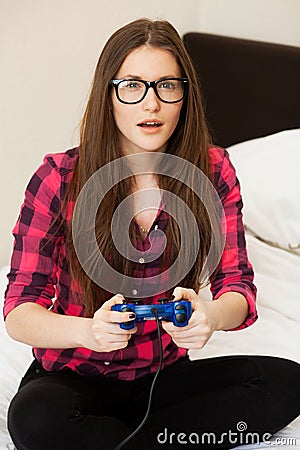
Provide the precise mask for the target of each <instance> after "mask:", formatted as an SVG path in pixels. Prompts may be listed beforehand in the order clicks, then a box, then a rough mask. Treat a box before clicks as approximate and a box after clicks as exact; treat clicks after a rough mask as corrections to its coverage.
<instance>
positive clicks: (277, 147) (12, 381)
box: [0, 130, 300, 450]
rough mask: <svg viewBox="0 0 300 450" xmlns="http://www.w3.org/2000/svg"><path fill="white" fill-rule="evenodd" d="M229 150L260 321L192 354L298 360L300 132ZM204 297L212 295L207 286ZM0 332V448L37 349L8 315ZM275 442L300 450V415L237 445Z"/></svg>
mask: <svg viewBox="0 0 300 450" xmlns="http://www.w3.org/2000/svg"><path fill="white" fill-rule="evenodd" d="M229 152H230V155H231V159H232V161H233V162H234V164H235V166H236V169H237V173H238V176H239V179H240V181H241V185H242V193H243V196H244V203H245V209H244V218H245V223H246V225H247V226H248V227H249V228H250V230H252V231H249V232H247V241H248V250H249V257H250V260H251V262H252V264H253V266H254V269H255V273H256V284H257V286H258V310H259V320H258V321H257V322H256V323H255V324H254V325H253V326H252V327H250V328H248V329H245V330H241V331H235V332H218V333H215V334H214V335H213V337H212V339H211V340H210V341H209V343H208V344H207V345H206V347H205V348H204V349H202V350H201V351H193V352H191V354H190V356H191V358H206V357H211V356H218V355H230V354H264V355H275V356H280V357H285V358H289V359H292V360H295V361H297V362H299V363H300V345H299V343H300V301H299V296H300V294H299V293H300V276H299V275H300V248H299V247H298V248H297V246H299V244H300V227H299V224H300V207H299V198H300V182H299V181H298V173H297V170H298V167H299V166H300V130H291V131H286V132H282V133H278V134H275V135H272V136H269V137H266V138H260V139H255V140H252V141H249V142H245V143H243V144H238V145H236V146H234V147H232V148H230V149H229ZM291 161H292V162H293V164H291ZM253 232H254V233H253ZM253 234H257V235H259V236H260V238H261V239H264V240H267V241H272V242H273V243H276V245H275V246H273V245H270V243H269V244H267V243H265V242H263V241H262V240H261V239H258V238H257V237H255V236H254V235H253ZM7 271H8V267H3V268H2V269H1V270H0V297H1V301H2V302H3V296H4V290H5V286H6V277H5V275H6V273H7ZM203 296H205V297H208V296H209V291H208V290H205V292H203ZM0 337H1V351H0V386H1V388H0V449H1V450H4V449H13V448H14V446H13V444H12V442H11V440H10V437H9V434H8V431H7V428H6V414H7V408H8V405H9V402H10V400H11V398H12V396H13V394H14V392H15V391H16V389H17V386H18V383H19V381H20V379H21V377H22V375H23V373H24V371H25V370H26V368H27V366H28V365H29V363H30V361H31V360H32V355H31V349H30V348H29V347H28V346H25V345H23V344H20V343H18V342H14V341H12V340H11V339H10V338H9V337H8V336H7V334H6V332H5V328H4V323H3V321H1V325H0ZM271 446H272V447H275V448H280V449H283V448H288V449H300V417H298V419H296V420H295V421H294V422H293V423H292V424H290V425H289V426H288V427H286V428H285V429H284V430H282V431H280V432H279V433H277V434H276V435H275V436H273V438H272V439H271V440H270V442H269V443H268V444H259V445H247V446H240V447H238V448H239V449H254V448H259V449H267V448H270V447H271ZM41 450H42V449H41Z"/></svg>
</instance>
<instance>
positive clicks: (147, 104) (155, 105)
mask: <svg viewBox="0 0 300 450" xmlns="http://www.w3.org/2000/svg"><path fill="white" fill-rule="evenodd" d="M143 108H144V109H145V111H158V110H159V109H160V101H159V99H158V98H157V96H156V94H155V92H154V89H153V87H150V88H149V89H148V92H147V94H146V97H145V98H144V100H143Z"/></svg>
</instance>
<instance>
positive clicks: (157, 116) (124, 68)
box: [112, 46, 182, 155]
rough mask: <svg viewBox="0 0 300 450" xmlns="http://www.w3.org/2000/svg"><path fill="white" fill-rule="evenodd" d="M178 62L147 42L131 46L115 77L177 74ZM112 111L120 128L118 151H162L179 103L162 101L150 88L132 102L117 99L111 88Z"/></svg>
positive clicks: (129, 152)
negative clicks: (127, 102)
mask: <svg viewBox="0 0 300 450" xmlns="http://www.w3.org/2000/svg"><path fill="white" fill-rule="evenodd" d="M181 76H182V75H181V73H180V69H179V66H178V64H177V62H176V59H175V58H174V56H173V55H172V53H170V52H168V51H166V50H163V49H158V48H151V47H147V46H143V47H139V48H138V49H136V50H133V51H132V52H131V53H130V54H129V55H128V56H127V58H126V59H125V60H124V62H123V64H122V65H121V67H120V69H119V71H118V73H117V74H116V76H115V79H123V78H125V79H126V78H127V79H129V78H130V79H133V78H134V79H141V80H146V81H155V80H160V79H161V78H166V77H168V78H180V77H181ZM112 102H113V114H114V119H115V122H116V125H117V127H118V129H119V132H120V142H121V146H122V149H121V150H122V153H123V154H124V155H129V154H133V153H140V152H164V151H165V150H166V146H167V142H168V140H169V138H170V136H171V135H172V133H173V131H174V130H175V128H176V125H177V123H178V119H179V116H180V110H181V107H182V101H180V102H179V103H164V102H162V101H160V100H159V99H158V97H157V96H156V94H155V92H154V90H153V89H152V88H150V89H149V90H148V92H147V95H146V97H145V98H144V99H143V100H142V101H141V102H139V103H136V104H124V103H121V102H120V101H119V100H118V99H117V96H116V92H115V89H113V90H112Z"/></svg>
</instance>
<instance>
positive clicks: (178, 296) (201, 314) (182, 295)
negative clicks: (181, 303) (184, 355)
mask: <svg viewBox="0 0 300 450" xmlns="http://www.w3.org/2000/svg"><path fill="white" fill-rule="evenodd" d="M174 296H175V298H174V301H178V300H189V301H190V302H192V310H193V312H192V315H191V317H190V320H189V323H188V324H187V325H186V326H185V327H182V328H181V327H176V326H175V325H173V323H172V322H162V327H163V329H164V330H165V331H166V332H167V333H168V334H170V336H171V337H172V339H173V341H174V342H175V344H176V345H177V346H178V347H182V348H187V349H200V348H202V347H204V345H205V344H206V343H207V341H208V340H209V338H210V337H211V335H212V334H213V332H214V331H215V329H216V328H215V326H214V324H213V320H212V317H211V314H210V311H209V307H208V303H207V302H204V301H203V300H201V299H200V297H199V295H197V294H196V292H195V291H194V290H193V289H186V288H180V287H177V288H175V289H174Z"/></svg>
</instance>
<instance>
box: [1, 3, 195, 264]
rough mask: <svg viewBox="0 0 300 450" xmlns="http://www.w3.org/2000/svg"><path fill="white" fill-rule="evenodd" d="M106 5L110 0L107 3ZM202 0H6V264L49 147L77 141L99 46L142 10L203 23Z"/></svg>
mask: <svg viewBox="0 0 300 450" xmlns="http://www.w3.org/2000/svg"><path fill="white" fill-rule="evenodd" d="M103 5H106V6H103ZM197 5H198V1H197V0H189V8H182V0H164V1H161V0H151V2H144V1H141V0H131V1H130V2H126V1H124V0H114V1H105V2H104V1H103V0H102V1H101V0H42V1H40V0H1V7H0V9H1V11H0V45H1V48H0V53H1V70H0V77H1V83H0V98H1V111H0V124H1V133H0V158H1V165H0V192H1V202H0V204H1V210H0V236H1V239H0V267H1V266H2V265H4V264H7V263H8V261H9V256H10V253H11V247H12V237H11V229H12V227H13V225H14V223H15V221H16V218H17V215H18V213H19V208H20V204H21V202H22V200H23V193H24V189H25V186H26V184H27V182H28V179H29V178H30V176H31V174H32V172H33V171H34V170H35V168H36V167H37V166H38V165H39V164H40V162H41V160H42V157H43V155H45V154H46V153H49V152H60V151H64V150H65V149H66V148H70V147H71V146H74V145H76V144H77V143H78V124H79V122H80V119H81V116H82V112H83V110H84V106H85V101H86V97H87V93H88V90H89V87H90V82H91V79H92V75H93V71H94V68H95V65H96V62H97V60H98V56H99V53H100V51H101V49H102V47H103V45H104V43H105V41H106V40H107V38H108V37H109V36H110V35H111V34H112V33H113V32H114V31H115V30H116V29H117V28H119V27H120V26H122V25H124V24H125V23H127V22H129V21H131V20H134V19H136V18H139V17H151V18H153V19H155V18H162V19H165V18H166V19H168V20H170V21H171V22H172V23H173V24H174V26H175V27H176V28H177V29H178V31H179V32H180V33H181V34H182V33H184V32H185V31H187V30H189V29H190V28H191V27H192V28H197V13H195V12H197Z"/></svg>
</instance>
